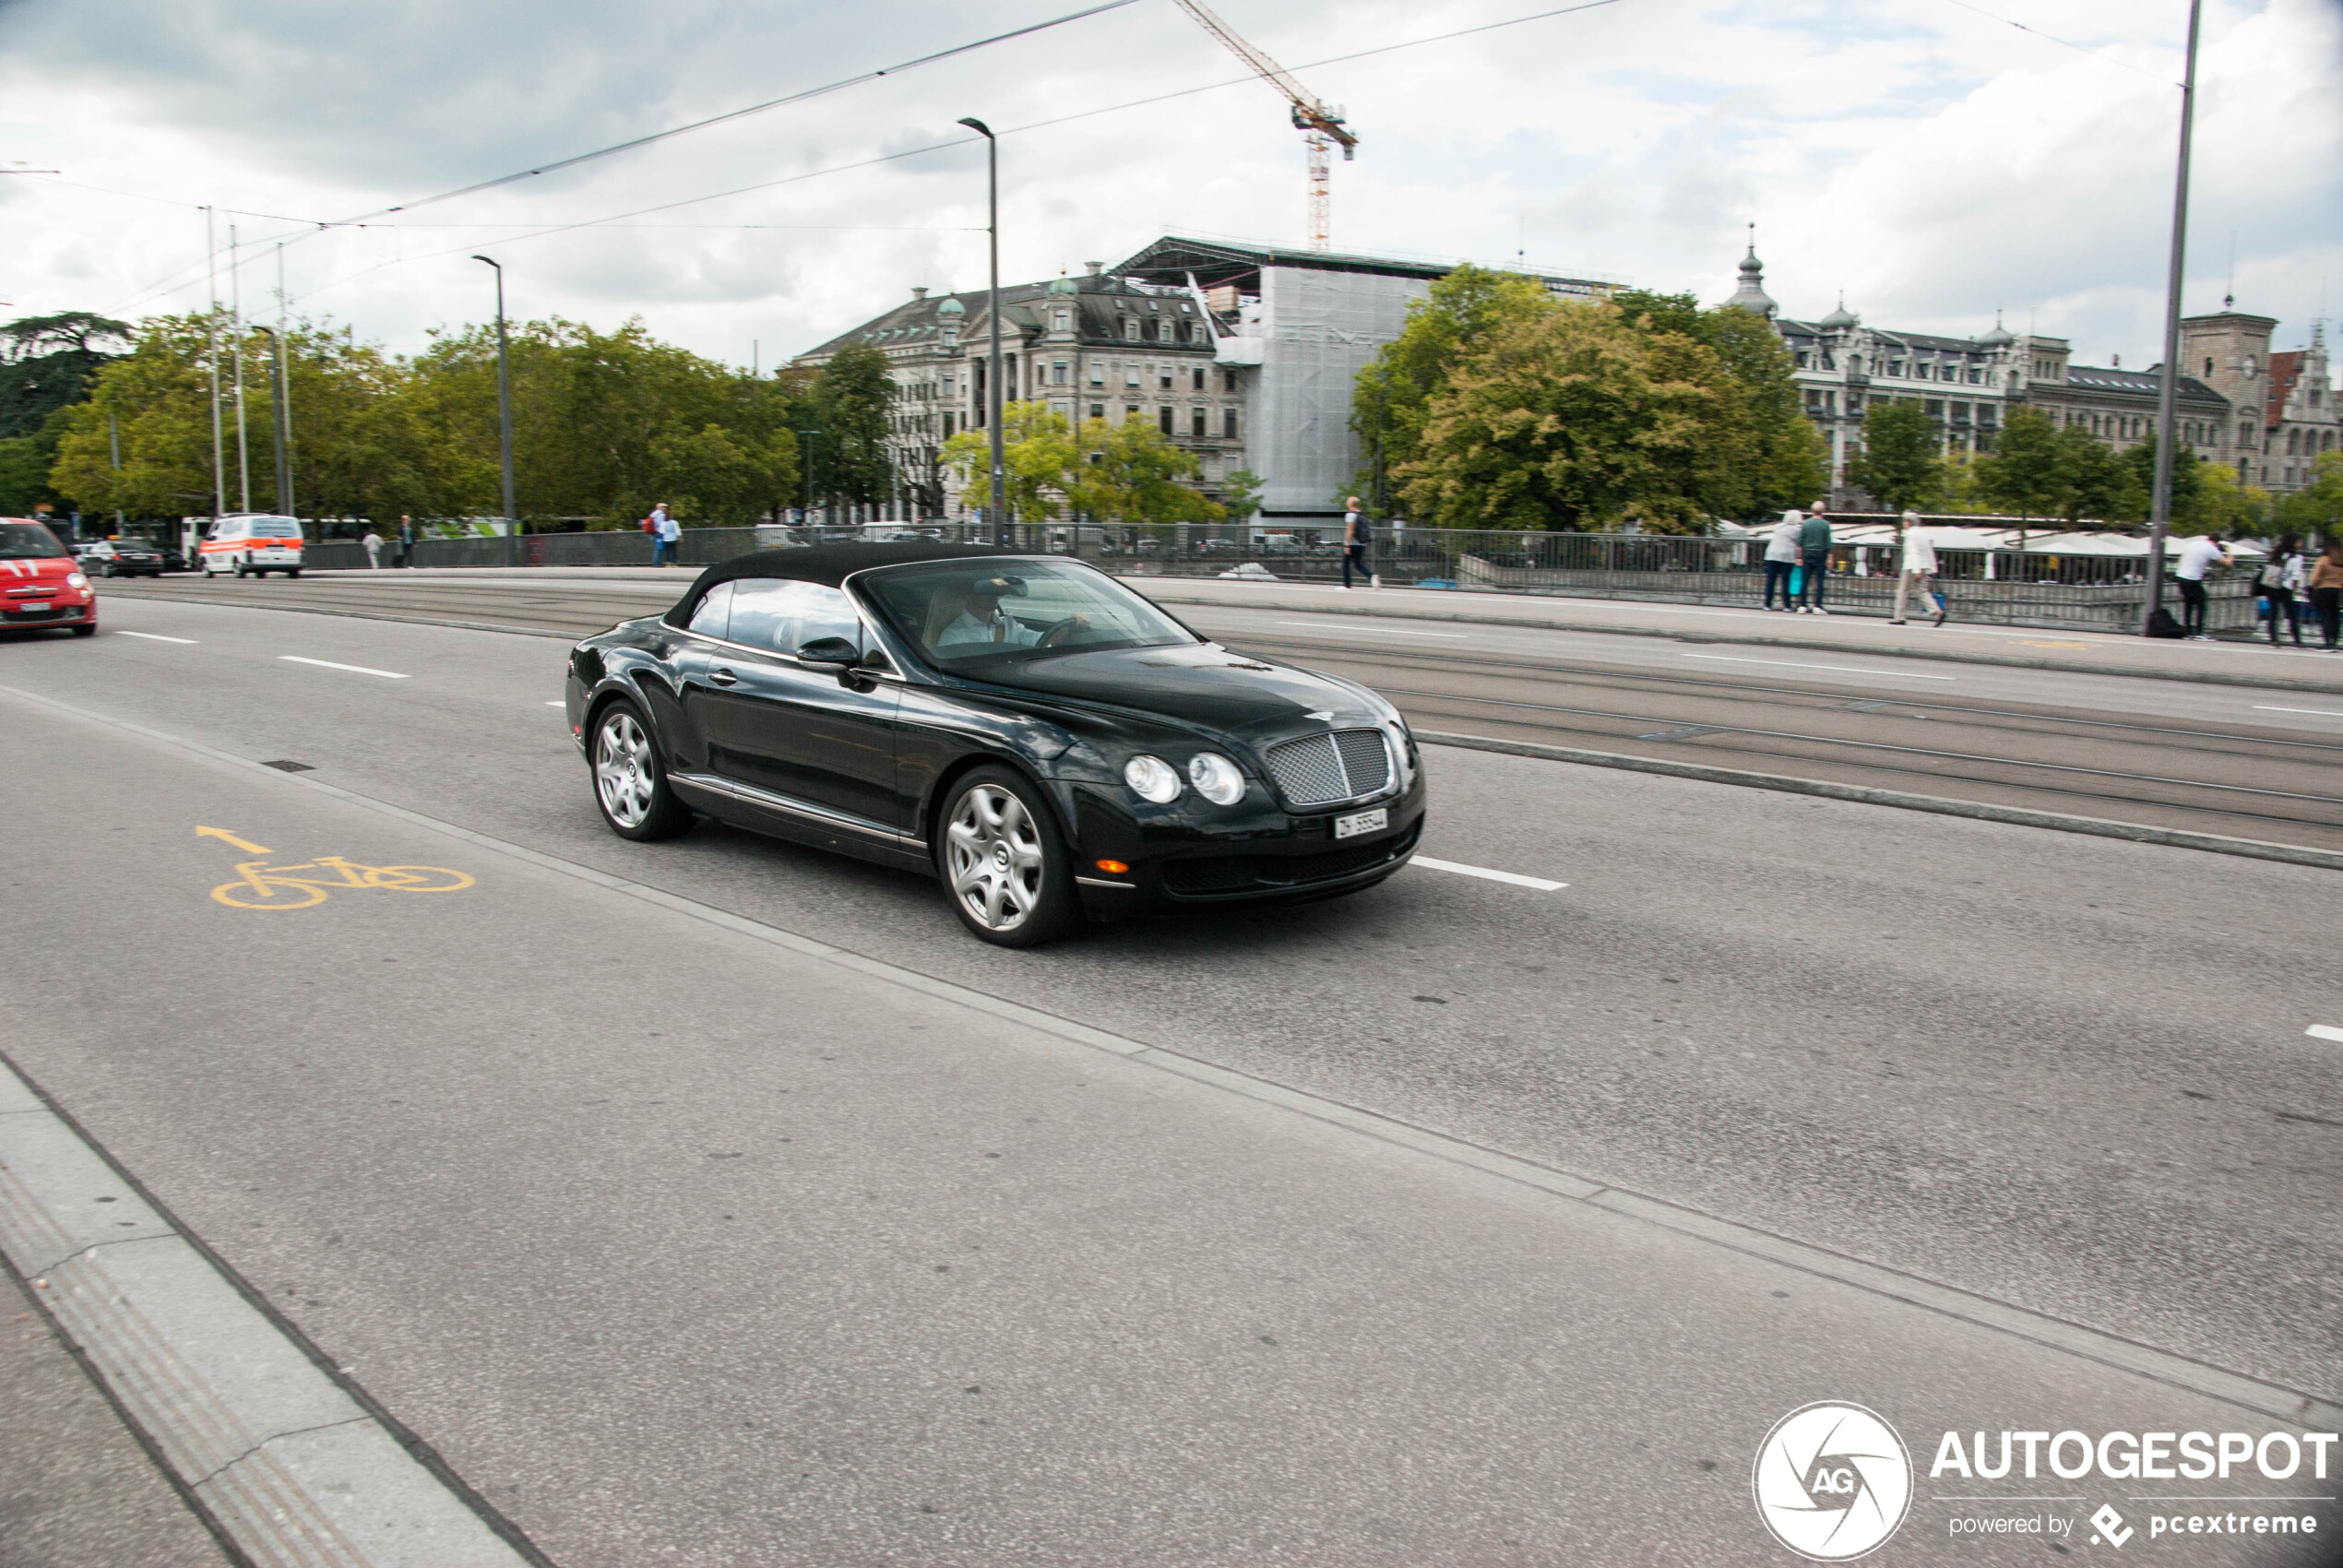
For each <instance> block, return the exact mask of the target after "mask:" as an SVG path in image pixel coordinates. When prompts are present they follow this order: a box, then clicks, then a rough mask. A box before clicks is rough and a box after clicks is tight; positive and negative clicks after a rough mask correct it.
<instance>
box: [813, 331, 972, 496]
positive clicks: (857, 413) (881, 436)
mask: <svg viewBox="0 0 2343 1568" xmlns="http://www.w3.org/2000/svg"><path fill="white" fill-rule="evenodd" d="M887 363H888V362H887V358H886V353H885V352H884V351H882V350H879V349H876V348H874V347H873V346H872V345H870V344H868V343H849V344H847V345H846V346H845V347H844V348H842V349H840V350H838V352H837V353H835V354H833V355H831V356H830V359H829V362H827V364H825V365H823V366H822V368H821V370H820V372H819V373H818V374H815V377H814V384H813V387H812V390H811V391H810V393H809V394H808V396H807V398H806V405H807V406H806V419H807V421H808V422H810V423H811V424H812V425H813V426H815V427H816V428H818V429H819V430H820V431H821V433H822V434H821V438H820V439H821V452H820V461H819V462H818V463H817V464H816V465H815V468H814V471H813V472H812V474H811V475H810V476H809V478H810V479H811V481H812V482H813V483H814V484H815V486H816V488H817V491H818V493H816V494H815V496H814V497H813V499H814V500H815V501H817V502H844V503H848V504H854V503H875V502H878V501H880V500H883V499H884V498H885V497H886V494H887V492H888V490H889V488H890V486H891V485H892V484H893V481H894V472H893V469H892V468H891V467H890V465H889V464H888V462H887V457H886V432H887V420H888V418H889V416H890V415H891V413H892V412H893V410H894V406H895V390H896V388H895V377H894V374H893V373H892V372H890V371H889V370H888V368H887ZM1006 434H1007V433H1006V431H1005V430H1004V432H1003V435H1004V438H1005V437H1006Z"/></svg>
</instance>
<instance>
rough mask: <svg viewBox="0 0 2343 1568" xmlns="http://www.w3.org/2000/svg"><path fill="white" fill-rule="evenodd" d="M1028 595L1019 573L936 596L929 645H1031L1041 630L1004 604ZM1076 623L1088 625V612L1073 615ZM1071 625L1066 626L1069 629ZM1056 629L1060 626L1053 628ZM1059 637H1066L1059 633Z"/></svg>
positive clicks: (937, 647)
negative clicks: (1004, 601) (1005, 600)
mask: <svg viewBox="0 0 2343 1568" xmlns="http://www.w3.org/2000/svg"><path fill="white" fill-rule="evenodd" d="M1024 597H1025V582H1024V579H1023V578H1020V577H1009V576H1000V577H982V578H979V579H978V580H977V581H975V582H973V583H970V584H969V586H968V587H967V588H960V589H957V590H946V592H944V593H941V594H938V595H937V596H936V604H935V608H934V610H933V611H931V612H929V615H928V624H929V625H930V626H931V627H934V628H935V630H934V632H933V634H932V635H931V636H929V637H928V646H929V647H932V648H934V649H935V650H936V651H937V652H939V653H941V652H944V651H945V650H946V649H948V648H956V647H957V648H969V647H976V646H979V645H982V646H989V647H1035V646H1036V645H1038V644H1039V643H1040V642H1041V636H1042V635H1041V633H1039V632H1036V631H1035V630H1034V629H1033V628H1032V627H1030V626H1029V625H1027V624H1025V623H1024V622H1023V621H1021V620H1019V619H1018V618H1017V617H1016V616H1014V615H1012V614H1010V613H1008V612H1006V611H1005V610H1004V609H1002V608H1001V600H1003V599H1022V598H1024ZM1070 619H1071V620H1072V622H1073V625H1074V627H1082V626H1088V624H1090V618H1089V617H1088V616H1087V615H1076V616H1073V617H1070ZM1072 629H1073V628H1072V627H1069V628H1067V630H1068V632H1069V633H1070V632H1071V631H1072ZM1050 630H1051V631H1052V632H1053V633H1056V632H1057V631H1058V630H1059V628H1057V627H1055V626H1053V627H1052V628H1050ZM1056 640H1058V641H1064V640H1065V639H1064V637H1063V636H1060V637H1058V638H1057V639H1056Z"/></svg>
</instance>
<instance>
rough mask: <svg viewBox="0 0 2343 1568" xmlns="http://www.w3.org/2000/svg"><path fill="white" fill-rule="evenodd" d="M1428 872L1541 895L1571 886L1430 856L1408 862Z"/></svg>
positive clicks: (1537, 877) (1541, 878) (1538, 877)
mask: <svg viewBox="0 0 2343 1568" xmlns="http://www.w3.org/2000/svg"><path fill="white" fill-rule="evenodd" d="M1408 863H1409V865H1411V866H1422V867H1424V868H1425V869H1426V870H1428V871H1452V872H1455V873H1457V875H1458V876H1479V877H1486V878H1487V879H1488V880H1489V881H1491V882H1509V883H1511V884H1512V885H1514V886H1516V887H1534V888H1536V889H1537V890H1538V891H1539V892H1540V893H1556V892H1559V891H1561V890H1562V889H1563V888H1565V887H1567V886H1569V885H1570V884H1568V883H1566V882H1548V881H1547V880H1546V879H1545V878H1544V877H1542V876H1523V875H1522V874H1521V873H1518V872H1511V871H1491V870H1490V869H1489V868H1488V867H1487V866H1468V865H1459V864H1457V862H1456V861H1435V860H1433V858H1432V857H1431V856H1430V855H1418V856H1417V857H1416V858H1415V859H1414V860H1412V861H1409V862H1408Z"/></svg>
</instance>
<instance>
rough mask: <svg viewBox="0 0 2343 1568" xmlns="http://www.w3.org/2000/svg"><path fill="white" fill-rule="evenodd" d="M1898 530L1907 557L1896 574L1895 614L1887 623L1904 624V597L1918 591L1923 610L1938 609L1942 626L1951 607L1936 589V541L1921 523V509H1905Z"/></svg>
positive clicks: (1938, 623)
mask: <svg viewBox="0 0 2343 1568" xmlns="http://www.w3.org/2000/svg"><path fill="white" fill-rule="evenodd" d="M1899 531H1900V532H1901V533H1902V534H1903V536H1904V558H1903V560H1902V561H1901V562H1900V563H1898V565H1899V567H1900V569H1899V570H1898V571H1897V575H1896V613H1895V614H1894V615H1892V616H1890V617H1889V618H1888V623H1887V624H1889V625H1891V626H1900V625H1902V624H1904V603H1905V600H1908V599H1909V598H1910V597H1911V596H1912V595H1914V594H1918V595H1919V596H1920V608H1921V613H1922V614H1923V615H1924V614H1926V613H1927V612H1929V611H1931V610H1933V611H1935V612H1936V624H1937V625H1939V626H1941V625H1943V624H1945V614H1946V613H1947V612H1948V611H1949V610H1950V608H1951V606H1950V605H1949V604H1948V603H1947V602H1946V601H1945V600H1944V599H1943V598H1942V596H1941V595H1939V594H1938V592H1937V590H1936V541H1935V540H1933V539H1932V538H1930V537H1929V533H1928V530H1927V529H1924V528H1921V526H1920V514H1919V513H1918V512H1913V511H1906V512H1905V514H1904V516H1903V518H1902V521H1901V524H1900V527H1899Z"/></svg>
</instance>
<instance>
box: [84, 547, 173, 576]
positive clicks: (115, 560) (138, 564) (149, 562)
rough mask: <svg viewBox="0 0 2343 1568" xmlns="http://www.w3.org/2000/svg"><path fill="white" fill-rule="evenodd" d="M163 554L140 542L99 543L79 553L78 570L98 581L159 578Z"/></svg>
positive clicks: (161, 571)
mask: <svg viewBox="0 0 2343 1568" xmlns="http://www.w3.org/2000/svg"><path fill="white" fill-rule="evenodd" d="M163 564H164V563H163V558H162V552H161V550H159V549H157V548H156V547H155V546H153V545H151V544H149V543H148V542H147V541H146V540H143V539H101V540H98V541H97V542H96V543H94V544H90V545H88V546H86V547H84V548H83V550H82V552H81V569H82V570H83V571H85V572H88V573H90V574H91V575H93V576H101V577H160V576H162V573H163Z"/></svg>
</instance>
